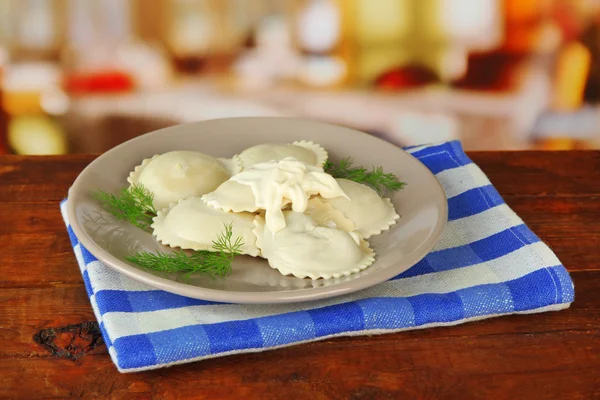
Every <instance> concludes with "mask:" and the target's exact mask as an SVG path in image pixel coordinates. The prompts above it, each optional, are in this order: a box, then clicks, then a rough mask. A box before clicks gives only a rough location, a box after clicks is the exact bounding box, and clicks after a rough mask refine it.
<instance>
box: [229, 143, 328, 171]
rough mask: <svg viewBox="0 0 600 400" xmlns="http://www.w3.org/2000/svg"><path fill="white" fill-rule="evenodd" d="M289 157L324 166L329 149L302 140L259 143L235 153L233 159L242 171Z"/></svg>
mask: <svg viewBox="0 0 600 400" xmlns="http://www.w3.org/2000/svg"><path fill="white" fill-rule="evenodd" d="M288 157H293V158H295V159H296V160H298V161H303V162H305V163H307V164H310V165H314V166H315V167H322V166H323V164H325V161H327V151H326V150H325V149H324V148H323V147H322V146H320V145H318V144H316V143H313V142H309V141H306V140H301V141H296V142H294V143H292V144H274V143H267V144H259V145H257V146H253V147H250V148H248V149H246V150H244V151H242V152H241V153H240V154H237V155H235V156H234V158H233V159H234V160H235V162H236V163H237V166H238V168H239V171H242V170H244V169H246V168H248V167H251V166H252V165H254V164H259V163H264V162H268V161H280V160H283V159H284V158H288Z"/></svg>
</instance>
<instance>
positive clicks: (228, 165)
mask: <svg viewBox="0 0 600 400" xmlns="http://www.w3.org/2000/svg"><path fill="white" fill-rule="evenodd" d="M217 160H219V162H220V163H221V164H222V165H223V167H225V169H226V170H227V173H228V174H229V176H233V175H235V174H237V173H238V172H240V171H241V168H240V167H239V166H238V164H237V161H236V160H234V159H233V158H217Z"/></svg>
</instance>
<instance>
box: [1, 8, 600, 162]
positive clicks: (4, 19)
mask: <svg viewBox="0 0 600 400" xmlns="http://www.w3.org/2000/svg"><path fill="white" fill-rule="evenodd" d="M0 99H1V101H0V105H1V106H0V153H16V154H66V153H100V152H104V151H106V150H107V149H109V148H111V147H113V146H115V145H117V144H119V143H121V142H123V141H126V140H128V139H131V138H132V137H135V136H137V135H140V134H143V133H146V132H149V131H152V130H155V129H158V128H162V127H166V126H169V125H173V124H179V123H185V122H191V121H199V120H205V119H212V118H223V117H233V116H294V117H302V118H310V119H317V120H322V121H328V122H333V123H337V124H341V125H345V126H349V127H353V128H357V129H360V130H363V131H366V132H369V133H371V134H373V135H377V136H380V137H382V138H384V139H386V140H388V141H390V142H392V143H395V144H398V145H413V144H418V143H425V142H433V141H441V140H449V139H460V140H462V141H463V144H464V146H465V148H466V149H467V150H508V149H511V150H515V149H517V150H519V149H575V148H577V149H582V148H588V149H589V148H600V123H599V122H600V108H598V104H597V103H598V101H599V100H600V0H0Z"/></svg>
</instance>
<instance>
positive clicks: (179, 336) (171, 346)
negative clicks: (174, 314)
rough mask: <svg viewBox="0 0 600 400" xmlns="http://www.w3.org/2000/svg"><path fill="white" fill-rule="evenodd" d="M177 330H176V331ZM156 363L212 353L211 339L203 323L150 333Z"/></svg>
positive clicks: (165, 362)
mask: <svg viewBox="0 0 600 400" xmlns="http://www.w3.org/2000/svg"><path fill="white" fill-rule="evenodd" d="M174 331H175V332H174ZM148 338H149V339H150V342H151V343H152V347H154V349H155V350H154V355H155V357H156V363H158V364H167V363H172V362H174V361H179V360H181V359H186V358H196V357H201V356H206V355H208V354H210V352H211V351H210V340H209V338H208V335H207V334H206V330H205V329H204V327H203V326H202V325H189V326H183V327H181V328H177V329H174V330H168V331H159V332H154V333H151V334H149V335H148Z"/></svg>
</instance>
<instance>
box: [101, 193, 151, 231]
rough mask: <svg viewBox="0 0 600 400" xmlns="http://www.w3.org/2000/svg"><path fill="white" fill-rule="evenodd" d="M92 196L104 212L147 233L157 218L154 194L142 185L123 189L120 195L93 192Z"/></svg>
mask: <svg viewBox="0 0 600 400" xmlns="http://www.w3.org/2000/svg"><path fill="white" fill-rule="evenodd" d="M92 196H93V197H94V198H95V199H96V200H98V202H100V204H101V205H102V208H103V209H104V210H106V211H107V212H109V213H110V214H112V215H114V216H115V217H116V218H117V219H120V220H124V221H127V222H129V223H132V224H133V225H135V226H137V227H138V228H141V229H144V230H146V231H147V230H149V229H150V225H151V224H152V218H154V217H155V216H156V209H155V208H154V205H153V203H152V202H153V200H154V194H152V193H151V192H150V191H149V190H148V189H146V188H145V187H144V186H143V185H141V184H138V185H133V186H131V187H130V188H129V189H122V190H121V191H120V192H119V193H118V194H112V193H108V192H105V191H102V190H99V191H96V192H92Z"/></svg>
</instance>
